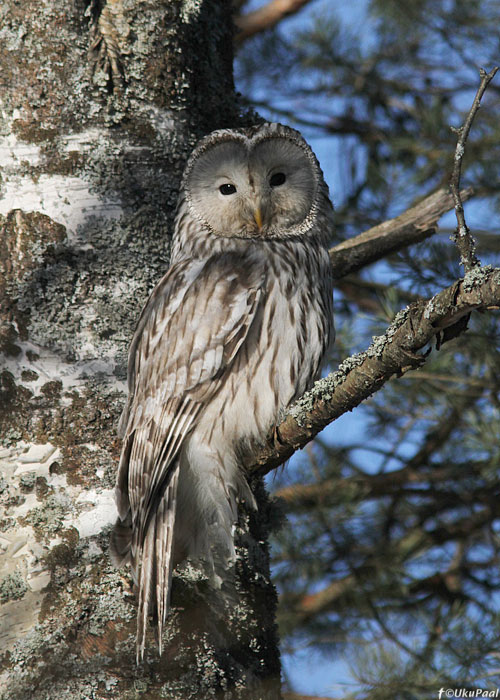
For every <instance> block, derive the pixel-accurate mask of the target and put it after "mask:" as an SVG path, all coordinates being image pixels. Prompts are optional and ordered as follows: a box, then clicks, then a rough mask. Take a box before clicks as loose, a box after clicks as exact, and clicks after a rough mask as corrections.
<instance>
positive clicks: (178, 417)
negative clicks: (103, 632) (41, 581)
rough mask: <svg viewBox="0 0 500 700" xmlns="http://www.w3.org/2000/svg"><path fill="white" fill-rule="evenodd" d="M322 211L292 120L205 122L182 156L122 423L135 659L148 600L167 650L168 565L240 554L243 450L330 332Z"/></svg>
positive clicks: (116, 548) (315, 363)
mask: <svg viewBox="0 0 500 700" xmlns="http://www.w3.org/2000/svg"><path fill="white" fill-rule="evenodd" d="M273 183H274V184H273ZM276 183H278V184H276ZM228 185H230V187H228ZM233 190H234V191H233ZM332 215H333V212H332V206H331V204H330V201H329V199H328V190H327V187H326V185H325V183H324V181H323V176H322V173H321V170H320V168H319V165H318V163H317V161H316V158H315V157H314V155H313V153H312V151H311V150H310V149H309V147H308V146H307V145H306V143H305V142H304V140H303V139H302V137H301V136H300V134H299V133H298V132H296V131H294V130H293V129H290V128H288V127H285V126H282V125H279V124H265V125H263V126H260V127H255V128H253V129H248V130H241V131H236V130H223V131H217V132H213V133H212V134H210V135H209V136H208V137H206V138H205V139H203V140H202V141H201V142H200V144H198V146H197V148H196V149H195V151H194V152H193V154H192V156H191V158H190V160H189V161H188V164H187V167H186V171H185V175H184V180H183V188H182V191H181V196H180V199H179V205H178V211H177V217H176V226H175V233H174V238H173V247H172V261H171V267H170V269H169V270H168V272H167V273H166V275H165V276H164V277H163V279H162V280H161V281H160V282H159V284H158V285H157V287H156V289H155V290H154V291H153V293H152V295H151V297H150V299H149V301H148V302H147V304H146V306H145V307H144V309H143V311H142V314H141V317H140V319H139V323H138V326H137V330H136V332H135V335H134V339H133V341H132V345H131V348H130V354H129V399H128V404H127V407H126V408H125V410H124V413H123V415H122V419H121V422H120V431H121V434H122V436H123V439H124V442H123V450H122V455H121V460H120V465H119V470H118V477H117V488H116V495H117V504H118V511H119V516H120V518H119V520H118V522H117V525H116V527H115V530H114V533H113V536H112V542H111V544H112V555H113V560H114V561H115V563H116V564H118V565H121V564H123V563H125V562H129V563H130V564H131V566H132V572H133V576H134V580H135V582H136V585H137V588H138V596H139V611H138V624H137V630H138V633H137V656H138V660H139V659H142V657H143V655H144V647H145V632H146V627H147V618H148V614H149V612H150V611H151V609H153V608H155V609H156V613H157V619H158V635H159V644H160V653H161V637H162V628H163V625H164V623H165V619H166V615H167V611H168V605H169V593H170V586H171V576H172V568H173V565H174V564H175V563H177V562H178V561H180V560H182V559H183V558H186V557H190V558H192V559H198V560H200V559H201V560H204V562H205V565H206V566H207V568H208V570H209V571H210V572H211V575H212V578H213V580H214V581H216V580H217V579H218V578H219V575H220V574H223V569H224V566H226V565H228V564H229V563H230V562H231V560H233V559H234V544H233V526H234V524H235V522H236V518H237V501H238V499H244V500H245V501H246V502H247V503H249V504H251V505H255V504H254V499H253V496H252V494H251V491H250V489H249V487H248V484H247V482H246V479H245V475H244V473H243V471H242V469H241V468H240V467H239V465H238V449H240V448H241V445H242V444H244V443H245V442H246V443H247V444H249V445H250V444H253V443H255V442H256V441H257V442H258V441H259V440H260V441H262V440H263V439H264V438H265V437H266V435H267V434H268V433H269V431H270V430H271V429H272V427H273V425H275V424H276V422H277V421H278V419H279V416H280V414H281V412H282V411H283V409H285V408H286V407H287V406H288V405H289V404H290V403H291V402H292V401H293V400H294V399H296V398H297V397H298V396H300V395H301V394H302V393H303V392H304V391H305V390H306V389H307V388H309V387H310V386H311V384H312V383H313V381H314V380H315V378H317V376H318V373H319V370H320V366H321V362H322V359H323V357H324V355H325V352H326V349H327V346H328V344H329V342H330V341H331V339H332V336H333V319H332V279H331V274H330V265H329V257H328V252H327V249H326V243H327V241H328V239H329V236H330V235H331V231H332V227H333V224H332Z"/></svg>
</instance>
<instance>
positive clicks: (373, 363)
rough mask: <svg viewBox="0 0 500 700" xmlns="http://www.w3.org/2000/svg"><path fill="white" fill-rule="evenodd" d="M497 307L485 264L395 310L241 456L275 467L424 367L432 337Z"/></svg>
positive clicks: (494, 276)
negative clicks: (383, 327) (380, 331)
mask: <svg viewBox="0 0 500 700" xmlns="http://www.w3.org/2000/svg"><path fill="white" fill-rule="evenodd" d="M499 305H500V269H499V268H491V267H486V268H480V269H478V268H475V269H474V270H472V271H471V272H470V273H468V274H467V275H466V276H465V278H463V279H461V280H458V281H457V282H455V283H454V284H452V285H451V287H448V288H447V289H444V290H443V291H441V292H439V294H436V295H435V296H434V297H432V298H431V299H429V300H427V301H420V302H416V303H414V304H412V305H411V306H409V307H407V308H406V309H404V310H403V311H401V312H399V313H398V314H397V316H396V318H395V319H394V321H393V323H392V324H391V325H390V326H389V328H388V329H387V331H386V333H385V334H384V335H383V336H379V337H378V338H375V339H374V341H373V343H372V344H371V345H370V347H369V348H368V349H367V350H366V351H365V352H363V353H359V354H358V355H354V356H353V357H350V358H348V359H347V360H346V361H344V362H343V363H342V364H341V365H340V367H339V369H338V370H337V371H336V372H332V373H331V374H329V375H328V376H327V377H325V378H324V379H321V380H320V381H318V382H316V384H315V385H314V387H313V388H312V389H311V390H310V391H308V392H306V394H304V396H302V397H301V399H299V400H298V401H297V402H296V403H295V404H294V405H293V406H292V407H291V408H290V409H289V410H288V412H287V414H286V415H285V417H284V418H283V420H282V421H281V422H280V424H279V425H278V426H277V427H276V428H275V430H274V432H273V434H272V435H271V436H270V437H269V438H268V440H267V443H266V444H265V445H264V446H261V447H260V448H259V449H258V450H257V449H255V450H254V451H253V454H252V455H250V456H247V457H246V459H245V457H243V459H245V462H246V466H247V468H248V469H249V470H250V471H256V472H257V471H258V472H260V473H267V472H269V471H270V470H271V469H274V468H275V467H277V466H279V465H280V464H282V463H283V462H284V461H286V460H287V459H289V458H290V457H291V455H292V454H293V453H294V452H295V451H296V450H298V449H300V448H301V447H304V445H305V444H307V443H308V442H309V441H310V440H312V439H313V438H314V436H315V435H317V433H319V432H320V430H322V429H323V428H324V427H325V426H326V425H328V424H329V423H331V422H333V421H334V420H336V419H337V418H339V417H340V416H341V415H343V414H344V413H346V412H347V411H351V410H352V409H353V408H355V407H356V406H358V405H359V404H360V403H361V402H362V401H363V400H364V399H366V398H368V397H369V396H371V395H372V394H374V393H375V392H376V391H378V390H379V389H380V388H381V387H382V386H383V385H384V384H385V383H386V382H387V381H388V380H389V379H390V378H391V377H393V376H394V375H396V376H401V375H403V374H404V373H405V372H407V371H408V370H410V369H416V368H418V367H420V366H422V364H424V363H425V359H426V356H427V354H428V353H426V354H419V350H422V349H423V348H424V347H425V346H426V345H427V344H428V343H430V342H432V341H433V339H434V338H436V340H437V344H438V345H439V344H440V343H441V342H444V340H446V339H447V331H449V330H450V329H451V327H452V326H453V327H454V329H453V331H454V333H455V334H456V333H457V330H456V329H457V323H458V322H459V321H460V319H462V318H463V317H465V316H467V315H468V314H469V313H470V312H471V311H473V310H486V309H489V308H496V307H498V306H499ZM462 330H465V329H462ZM458 332H459V331H458Z"/></svg>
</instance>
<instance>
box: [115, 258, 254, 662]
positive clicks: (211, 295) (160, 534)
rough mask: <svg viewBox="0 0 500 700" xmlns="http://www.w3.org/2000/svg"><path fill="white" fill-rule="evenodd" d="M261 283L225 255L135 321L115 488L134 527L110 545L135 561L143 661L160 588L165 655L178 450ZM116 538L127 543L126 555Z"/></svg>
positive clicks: (184, 266)
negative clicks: (150, 617)
mask: <svg viewBox="0 0 500 700" xmlns="http://www.w3.org/2000/svg"><path fill="white" fill-rule="evenodd" d="M264 284H265V266H264V264H263V262H262V261H261V260H260V261H259V260H258V259H256V258H255V256H254V257H252V256H249V255H241V254H235V253H225V254H222V255H219V256H214V257H212V258H209V259H208V260H202V261H181V262H179V263H177V264H175V265H174V266H173V267H172V268H171V269H170V270H169V271H168V272H167V274H166V275H165V276H164V277H163V279H162V280H161V281H160V283H159V284H158V286H157V287H156V289H155V290H154V292H153V294H152V295H151V297H150V299H149V301H148V303H147V304H146V306H145V308H144V310H143V312H142V314H141V317H140V319H139V323H138V326H137V330H136V333H135V335H134V338H133V341H132V345H131V348H130V358H129V372H128V374H129V395H130V399H129V402H128V405H127V407H126V409H125V411H124V414H123V416H122V421H121V428H122V431H123V437H124V444H123V449H122V455H121V460H120V466H119V470H118V478H117V487H116V498H117V504H118V511H119V515H120V519H121V520H122V521H126V522H127V523H128V525H127V527H125V528H123V527H121V526H120V524H119V523H118V524H117V526H116V528H115V533H114V538H113V540H112V549H113V550H114V559H115V562H119V561H120V560H122V561H123V560H124V559H126V558H130V560H131V563H132V569H133V572H134V577H135V579H136V581H137V582H138V587H139V613H138V635H137V653H138V658H139V657H142V655H143V654H144V645H145V630H146V625H147V616H148V610H149V607H150V598H151V595H152V590H153V586H154V584H155V582H156V601H157V610H158V634H159V640H160V653H161V634H162V626H163V624H164V621H165V618H166V612H167V607H168V598H169V591H170V580H171V571H172V546H173V529H174V521H175V508H176V490H177V481H178V472H179V465H178V460H177V456H178V453H179V450H180V448H181V446H182V443H183V440H184V439H185V437H186V436H187V435H188V434H189V432H190V430H192V428H193V427H194V425H195V424H196V420H197V418H198V416H199V414H200V412H201V410H202V409H203V407H204V405H206V404H207V402H209V401H210V399H211V398H212V397H213V396H214V395H215V393H216V392H217V391H218V390H219V388H220V387H221V385H222V383H223V381H224V375H225V373H226V372H227V370H228V368H229V367H230V366H231V362H232V360H233V359H234V357H235V355H236V353H237V352H238V349H239V348H240V346H241V344H242V343H243V342H244V340H245V338H246V337H247V334H248V330H249V328H250V327H251V325H252V322H253V321H254V319H255V316H256V314H257V311H258V308H259V299H260V296H261V290H262V288H263V286H264ZM130 528H131V529H130ZM123 529H125V530H126V531H127V535H126V536H125V537H123V536H122V534H121V532H120V530H123ZM128 533H130V534H128ZM120 538H122V539H126V540H127V544H126V546H125V547H123V546H122V545H121V543H120ZM127 538H128V539H127ZM120 550H121V551H120ZM123 552H127V554H126V556H124V555H123ZM138 568H140V575H138V571H137V569H138Z"/></svg>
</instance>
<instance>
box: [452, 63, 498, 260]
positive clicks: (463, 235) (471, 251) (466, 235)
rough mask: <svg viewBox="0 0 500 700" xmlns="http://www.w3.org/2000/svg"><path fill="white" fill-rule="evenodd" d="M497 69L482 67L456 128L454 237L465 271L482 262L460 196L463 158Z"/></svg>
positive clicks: (453, 193)
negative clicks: (463, 114)
mask: <svg viewBox="0 0 500 700" xmlns="http://www.w3.org/2000/svg"><path fill="white" fill-rule="evenodd" d="M497 71H498V67H496V68H493V70H491V71H490V72H489V73H486V71H485V70H483V69H482V68H481V69H480V76H481V83H480V85H479V88H478V90H477V92H476V96H475V97H474V101H473V103H472V107H471V108H470V110H469V114H468V115H467V118H466V120H465V122H464V125H463V126H461V127H460V128H459V129H456V131H457V133H458V140H457V145H456V148H455V159H454V163H453V172H452V175H451V179H450V189H451V193H452V195H453V201H454V203H455V214H456V217H457V223H458V228H457V230H456V233H455V236H454V239H455V243H456V244H457V248H458V250H459V252H460V263H461V264H462V265H463V266H464V268H465V272H469V270H471V269H472V268H473V267H475V266H477V265H479V264H480V263H479V260H478V258H477V256H476V252H475V249H476V244H475V241H474V239H473V237H472V236H471V233H470V230H469V228H468V226H467V224H466V223H465V214H464V207H463V204H462V199H461V197H460V174H461V170H462V159H463V157H464V153H465V144H466V143H467V138H468V137H469V132H470V130H471V126H472V122H473V121H474V117H475V116H476V114H477V111H478V109H479V105H480V104H481V99H482V97H483V95H484V93H485V90H486V88H487V87H488V85H489V83H490V82H491V81H492V80H493V78H494V77H495V75H496V72H497Z"/></svg>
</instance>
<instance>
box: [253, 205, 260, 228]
mask: <svg viewBox="0 0 500 700" xmlns="http://www.w3.org/2000/svg"><path fill="white" fill-rule="evenodd" d="M253 218H254V219H255V223H256V224H257V227H258V229H259V231H262V212H261V210H260V207H255V211H254V213H253Z"/></svg>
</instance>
